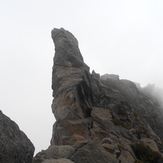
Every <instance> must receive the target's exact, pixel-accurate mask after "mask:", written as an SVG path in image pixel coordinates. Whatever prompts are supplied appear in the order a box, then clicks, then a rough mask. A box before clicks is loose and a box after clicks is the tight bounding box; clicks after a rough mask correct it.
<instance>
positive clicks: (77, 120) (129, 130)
mask: <svg viewBox="0 0 163 163" xmlns="http://www.w3.org/2000/svg"><path fill="white" fill-rule="evenodd" d="M52 39H53V41H54V44H55V56H54V66H53V72H52V89H53V97H54V100H53V103H52V111H53V113H54V116H55V118H56V122H55V124H54V126H53V135H52V139H51V145H50V146H49V148H48V149H46V150H43V151H41V152H40V153H38V154H37V155H36V156H35V158H34V159H33V163H41V162H42V163H142V162H144V163H147V162H148V163H149V162H151V163H159V162H163V156H162V152H163V145H162V140H163V109H162V108H161V107H160V105H159V103H158V101H157V100H155V99H154V98H152V96H148V95H147V94H146V93H144V92H143V91H140V90H139V89H138V88H137V87H136V85H135V84H134V83H133V82H131V81H129V80H120V79H119V76H118V75H109V74H105V75H103V76H100V75H99V74H97V73H96V72H95V71H93V72H92V74H90V72H89V67H88V66H87V65H86V64H85V63H84V62H83V57H82V55H81V53H80V50H79V48H78V41H77V40H76V38H75V37H74V36H73V35H72V34H71V33H70V32H68V31H66V30H64V29H63V28H61V29H53V31H52Z"/></svg>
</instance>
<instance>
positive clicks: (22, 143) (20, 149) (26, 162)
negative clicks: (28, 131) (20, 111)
mask: <svg viewBox="0 0 163 163" xmlns="http://www.w3.org/2000/svg"><path fill="white" fill-rule="evenodd" d="M33 154H34V146H33V144H32V143H31V141H30V140H29V139H28V137H27V136H26V135H25V134H24V132H23V131H21V130H20V129H19V127H18V125H17V124H16V123H15V122H14V121H12V120H11V119H10V118H9V117H7V116H6V115H4V114H3V113H2V111H0V163H31V162H32V157H33Z"/></svg>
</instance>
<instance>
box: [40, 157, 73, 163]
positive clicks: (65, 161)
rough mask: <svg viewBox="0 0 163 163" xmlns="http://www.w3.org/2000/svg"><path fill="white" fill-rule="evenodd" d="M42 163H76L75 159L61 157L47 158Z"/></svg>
mask: <svg viewBox="0 0 163 163" xmlns="http://www.w3.org/2000/svg"><path fill="white" fill-rule="evenodd" d="M42 163H74V162H73V161H71V160H69V159H65V158H60V159H50V160H48V159H47V160H45V161H43V162H42Z"/></svg>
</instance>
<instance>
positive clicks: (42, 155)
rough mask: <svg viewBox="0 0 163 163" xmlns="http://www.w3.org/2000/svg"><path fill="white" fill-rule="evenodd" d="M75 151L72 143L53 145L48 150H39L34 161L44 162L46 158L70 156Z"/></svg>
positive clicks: (37, 162) (36, 162)
mask: <svg viewBox="0 0 163 163" xmlns="http://www.w3.org/2000/svg"><path fill="white" fill-rule="evenodd" d="M73 153H74V148H73V147H72V146H70V145H62V146H56V145H51V146H50V147H49V148H48V149H47V150H43V151H41V152H39V153H38V154H37V155H36V156H35V158H34V159H33V163H39V162H43V161H44V160H45V159H60V158H70V157H71V156H72V155H73Z"/></svg>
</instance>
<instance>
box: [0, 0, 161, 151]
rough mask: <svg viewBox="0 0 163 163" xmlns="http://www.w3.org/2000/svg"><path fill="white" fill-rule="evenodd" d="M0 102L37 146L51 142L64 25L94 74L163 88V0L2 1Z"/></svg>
mask: <svg viewBox="0 0 163 163" xmlns="http://www.w3.org/2000/svg"><path fill="white" fill-rule="evenodd" d="M0 24H1V25H0V56H1V57H0V58H1V59H0V74H1V78H0V90H1V91H0V97H1V98H0V109H1V110H2V111H3V113H4V114H6V115H7V116H9V117H10V118H11V119H12V120H14V121H15V122H16V123H17V124H18V125H19V127H20V129H21V130H23V131H24V132H25V133H26V135H27V136H28V137H29V139H30V140H31V141H32V142H33V144H34V145H35V147H36V152H38V151H40V150H41V149H46V148H47V147H48V145H49V144H50V139H51V134H52V125H53V123H54V121H55V118H54V116H53V114H52V112H51V103H52V90H51V72H52V64H53V56H54V45H53V42H52V39H51V36H50V34H51V30H52V29H53V28H54V27H55V28H60V27H63V28H65V29H67V30H69V31H70V32H72V33H73V34H74V35H75V37H76V38H77V39H78V41H79V48H80V50H81V53H82V55H83V58H84V61H85V63H86V64H87V65H88V66H90V69H91V71H92V70H93V69H94V70H95V71H96V72H97V73H100V74H101V75H102V74H105V73H109V74H118V75H119V76H120V78H121V79H129V80H132V81H134V82H139V83H140V84H141V86H145V85H147V84H148V83H151V84H155V85H156V86H157V87H161V88H162V87H163V86H162V83H163V75H162V74H163V64H162V62H163V55H162V54H163V45H162V44H163V1H162V0H155V1H154V0H123V1H122V0H116V1H115V0H102V1H99V0H89V1H86V0H82V1H77V0H69V1H68V0H46V1H44V0H34V1H33V0H28V1H20V0H14V1H11V0H0Z"/></svg>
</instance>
